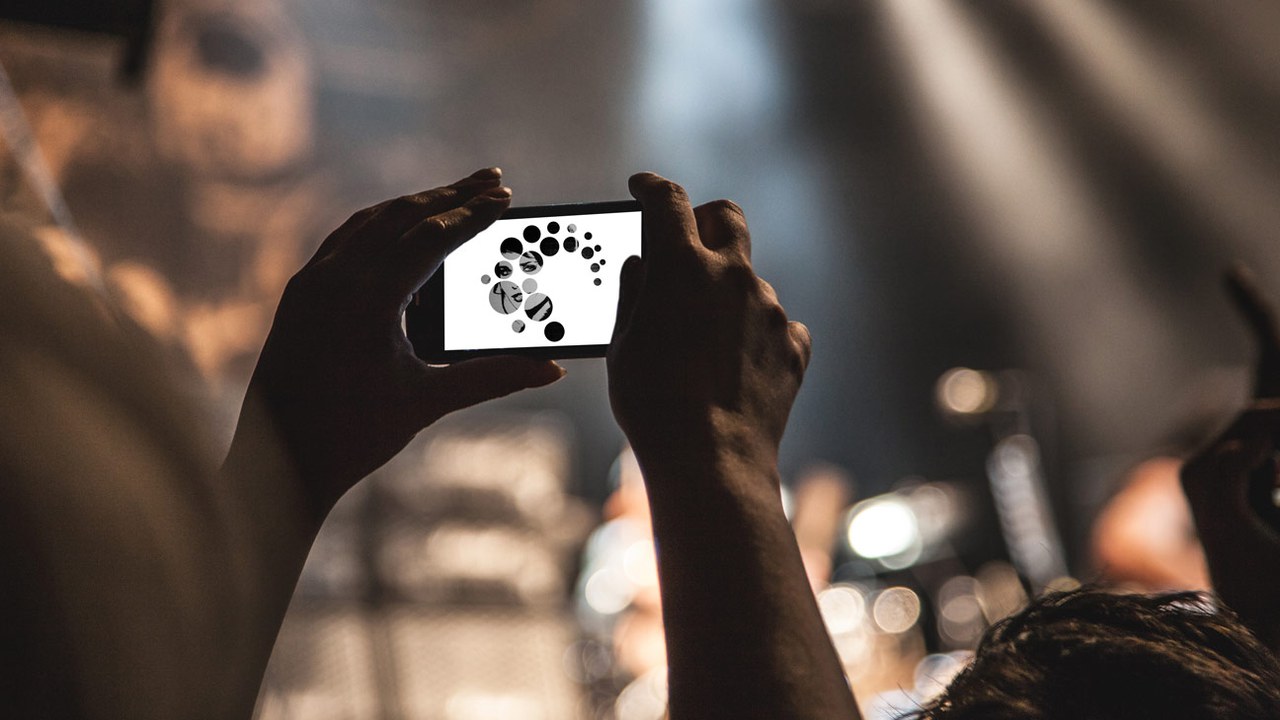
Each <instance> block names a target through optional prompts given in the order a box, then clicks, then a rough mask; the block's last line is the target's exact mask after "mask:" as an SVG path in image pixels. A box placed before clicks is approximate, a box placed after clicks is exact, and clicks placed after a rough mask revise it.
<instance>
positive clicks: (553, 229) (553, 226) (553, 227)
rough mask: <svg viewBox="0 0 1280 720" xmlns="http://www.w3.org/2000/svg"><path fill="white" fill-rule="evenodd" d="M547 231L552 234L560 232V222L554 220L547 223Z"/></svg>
mask: <svg viewBox="0 0 1280 720" xmlns="http://www.w3.org/2000/svg"><path fill="white" fill-rule="evenodd" d="M547 232H548V233H550V234H551V235H555V234H556V233H558V232H560V223H558V222H555V221H554V220H553V221H551V222H549V223H547Z"/></svg>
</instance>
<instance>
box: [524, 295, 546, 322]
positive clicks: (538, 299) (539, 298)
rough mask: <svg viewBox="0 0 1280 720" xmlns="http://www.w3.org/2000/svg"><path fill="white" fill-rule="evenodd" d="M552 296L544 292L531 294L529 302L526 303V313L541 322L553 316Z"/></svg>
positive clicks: (531, 318) (530, 317)
mask: <svg viewBox="0 0 1280 720" xmlns="http://www.w3.org/2000/svg"><path fill="white" fill-rule="evenodd" d="M551 310H552V305H551V298H549V297H547V296H546V295H543V294H542V293H535V294H533V295H530V296H529V302H527V303H525V304H524V314H525V315H528V316H529V319H530V320H537V321H539V322H541V321H543V320H546V319H547V318H549V317H551Z"/></svg>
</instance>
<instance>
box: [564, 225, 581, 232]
mask: <svg viewBox="0 0 1280 720" xmlns="http://www.w3.org/2000/svg"><path fill="white" fill-rule="evenodd" d="M566 229H567V230H568V231H569V232H578V226H577V225H570V226H569V227H568V228H566Z"/></svg>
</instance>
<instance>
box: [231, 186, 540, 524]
mask: <svg viewBox="0 0 1280 720" xmlns="http://www.w3.org/2000/svg"><path fill="white" fill-rule="evenodd" d="M510 200H511V191H510V190H509V189H508V188H505V187H501V173H500V171H499V170H497V169H496V168H495V169H488V170H480V171H478V172H476V173H475V174H473V175H471V176H470V177H468V178H465V179H463V180H459V181H458V182H455V183H453V184H452V185H448V186H445V187H440V188H435V189H433V190H427V191H425V192H421V193H417V194H415V195H406V196H404V197H399V198H396V199H394V200H389V201H387V202H384V203H382V204H380V205H375V206H373V207H370V208H366V209H364V210H361V211H359V212H357V213H356V214H354V215H352V216H351V218H350V219H349V220H348V221H347V222H346V223H344V224H343V225H342V226H341V227H339V228H338V229H337V230H335V231H334V232H333V233H332V234H331V235H330V236H329V237H328V238H326V239H325V241H324V243H323V244H321V246H320V249H319V250H318V251H317V252H316V254H315V256H314V257H313V258H312V259H311V260H310V261H309V262H308V263H307V264H306V266H305V267H303V268H302V270H300V271H299V272H298V273H297V274H296V275H295V276H294V277H293V278H292V279H291V280H290V281H289V284H288V286H287V287H286V289H285V292H284V296H283V297H282V299H281V301H280V306H279V309H278V310H277V311H276V316H275V321H274V323H273V325H272V328H271V332H270V335H269V336H268V337H267V341H266V345H265V347H264V348H263V351H262V355H261V357H260V358H259V360H258V365H257V368H256V369H255V370H254V373H253V379H252V380H251V382H250V385H249V392H248V397H247V398H246V410H248V407H249V404H250V403H261V405H262V406H263V409H264V410H265V411H266V414H267V416H268V417H269V418H270V420H271V422H272V424H273V425H274V429H275V431H276V432H277V434H278V439H279V440H280V441H281V442H282V444H283V446H284V449H285V452H286V455H287V457H288V460H289V461H290V462H291V464H292V465H293V466H294V469H295V470H296V472H297V473H298V475H299V477H300V479H301V482H302V484H303V486H304V490H305V492H307V493H309V494H310V495H311V496H312V497H311V499H312V500H314V503H313V507H314V508H315V509H316V510H317V511H318V512H320V513H321V515H323V513H324V512H327V510H328V509H329V507H331V506H332V504H333V503H335V502H336V501H337V500H338V498H339V497H341V495H342V493H344V492H346V490H347V489H349V488H350V487H351V486H352V485H353V484H355V483H356V482H357V481H358V480H360V479H361V478H363V477H364V476H365V475H367V474H369V473H370V472H372V471H373V470H375V469H377V468H378V467H380V466H381V465H382V464H384V463H385V462H386V461H388V460H389V459H391V457H392V456H394V455H395V454H396V453H397V452H399V451H400V450H401V449H403V448H404V446H405V445H406V444H408V442H409V441H410V440H411V439H412V438H413V437H414V435H415V434H417V432H418V431H419V430H421V429H423V428H424V427H426V426H427V425H430V424H431V423H432V422H434V421H436V420H437V419H439V418H440V417H442V416H444V415H446V414H447V413H450V412H452V411H454V410H458V409H461V408H465V407H468V406H470V405H474V404H476V403H479V402H482V401H484V400H489V399H492V398H496V397H500V396H503V395H507V394H509V393H512V392H515V391H517V390H521V389H524V388H532V387H539V386H542V385H547V384H549V383H552V382H554V381H556V380H558V379H560V378H561V377H562V376H563V375H564V370H563V369H562V368H560V366H558V365H556V364H555V363H552V362H548V361H539V360H531V359H527V358H521V357H493V358H483V359H477V360H469V361H466V362H460V363H455V364H453V365H450V366H448V367H431V366H428V365H427V364H425V363H424V362H422V361H421V360H419V359H418V358H417V356H415V355H414V352H413V347H412V346H411V345H410V344H409V341H408V339H407V338H406V337H405V334H404V330H403V328H402V326H401V317H402V315H403V313H404V309H405V307H406V306H407V305H408V303H409V301H410V298H411V297H412V295H413V293H415V292H417V290H418V289H419V288H421V287H422V285H423V283H425V282H426V280H427V278H429V277H430V276H431V275H432V273H434V272H435V271H436V269H437V268H438V267H439V266H440V264H441V262H443V261H444V258H445V256H447V255H448V254H449V253H450V252H451V251H453V250H454V249H455V248H456V247H458V246H459V245H460V244H462V243H463V242H465V241H466V240H469V239H470V238H472V237H473V236H475V234H476V233H478V232H480V231H481V230H483V229H484V228H486V227H488V226H489V225H490V224H491V223H493V221H494V220H496V219H497V218H498V217H499V216H500V215H501V214H502V212H503V211H504V210H506V208H507V206H508V205H509V204H510ZM246 414H247V413H246ZM244 420H245V415H242V421H241V424H242V426H243V424H244ZM245 431H246V430H245V429H244V428H243V427H241V428H237V443H233V448H232V453H233V455H234V454H235V452H236V444H238V443H239V441H240V440H241V438H240V435H241V434H242V433H243V432H245ZM248 432H255V430H254V429H253V428H250V429H249V430H248Z"/></svg>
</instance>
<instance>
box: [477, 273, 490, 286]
mask: <svg viewBox="0 0 1280 720" xmlns="http://www.w3.org/2000/svg"><path fill="white" fill-rule="evenodd" d="M492 279H493V278H491V277H489V276H488V275H481V276H480V282H482V283H484V284H485V285H488V284H489V281H490V280H492Z"/></svg>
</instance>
